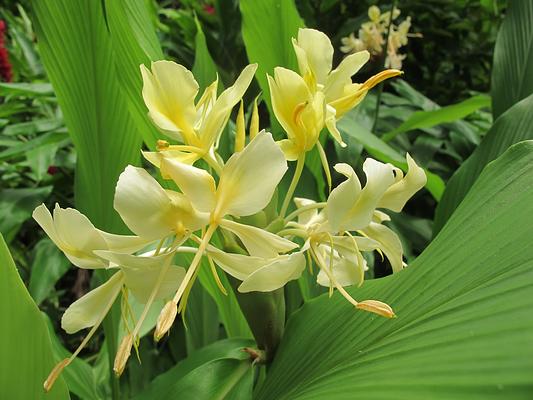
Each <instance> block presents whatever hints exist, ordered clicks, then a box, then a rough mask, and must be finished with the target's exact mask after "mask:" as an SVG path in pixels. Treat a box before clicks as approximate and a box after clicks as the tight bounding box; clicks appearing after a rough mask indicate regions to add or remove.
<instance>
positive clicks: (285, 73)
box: [267, 67, 311, 149]
mask: <svg viewBox="0 0 533 400" xmlns="http://www.w3.org/2000/svg"><path fill="white" fill-rule="evenodd" d="M267 78H268V86H269V88H270V97H271V100H272V108H273V110H274V114H275V115H276V119H277V120H278V121H279V123H280V124H281V126H282V127H283V129H284V130H285V132H287V136H288V138H289V139H290V140H291V141H293V142H294V143H295V145H296V147H299V148H301V149H303V148H304V147H305V142H306V141H305V136H306V133H305V132H303V129H302V128H301V127H300V126H299V125H298V123H297V122H298V121H297V119H296V118H294V117H295V112H296V111H297V110H298V109H299V108H301V107H302V106H303V105H305V104H306V103H308V102H309V101H310V99H311V92H310V91H309V88H308V87H307V84H306V83H305V81H304V79H303V78H302V77H301V76H300V75H298V74H297V73H296V72H294V71H291V70H290V69H286V68H282V67H276V68H274V78H272V77H271V76H267Z"/></svg>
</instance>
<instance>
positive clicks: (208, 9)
mask: <svg viewBox="0 0 533 400" xmlns="http://www.w3.org/2000/svg"><path fill="white" fill-rule="evenodd" d="M203 8H204V11H205V12H206V13H207V14H209V15H214V14H215V7H213V6H212V5H211V4H204V6H203Z"/></svg>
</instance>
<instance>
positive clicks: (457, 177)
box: [433, 95, 533, 235]
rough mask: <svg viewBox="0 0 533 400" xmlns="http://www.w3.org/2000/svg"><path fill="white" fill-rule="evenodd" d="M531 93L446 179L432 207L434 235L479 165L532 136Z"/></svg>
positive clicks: (468, 188) (515, 106)
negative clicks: (443, 188) (440, 197)
mask: <svg viewBox="0 0 533 400" xmlns="http://www.w3.org/2000/svg"><path fill="white" fill-rule="evenodd" d="M531 110H533V95H530V96H529V97H527V98H525V99H524V100H522V101H520V102H519V103H517V104H515V105H514V106H513V107H511V108H510V109H509V110H507V111H506V112H504V113H503V114H502V115H501V116H500V117H499V118H498V119H497V120H496V121H495V123H494V125H493V126H492V128H491V129H490V130H489V132H488V133H487V135H486V136H485V138H484V139H483V140H482V141H481V144H480V145H479V147H477V148H476V150H475V151H474V152H473V153H472V155H471V156H470V157H469V158H468V159H467V160H466V161H465V162H464V163H463V164H462V165H461V166H460V167H459V169H458V170H457V171H456V172H455V174H453V176H452V177H451V178H450V180H449V181H448V184H447V186H446V190H445V191H444V194H443V196H442V200H441V202H440V203H439V205H438V206H437V209H436V211H435V221H434V224H433V234H434V235H436V234H437V233H438V232H439V231H440V230H441V229H442V227H443V226H444V224H445V223H446V221H447V220H448V218H450V216H451V215H452V213H453V212H454V210H455V209H456V208H457V206H458V205H459V204H460V203H461V201H463V198H464V197H465V196H466V194H467V193H468V191H469V190H470V188H471V187H472V185H473V183H474V182H475V181H476V179H477V178H478V176H479V174H480V173H481V171H482V170H483V168H484V167H485V166H486V165H487V164H488V163H489V162H491V161H492V160H494V159H496V158H497V157H499V156H500V155H501V154H502V153H503V152H504V151H505V150H507V148H508V147H509V146H511V145H513V144H515V143H518V142H520V141H522V140H528V139H533V113H532V112H531Z"/></svg>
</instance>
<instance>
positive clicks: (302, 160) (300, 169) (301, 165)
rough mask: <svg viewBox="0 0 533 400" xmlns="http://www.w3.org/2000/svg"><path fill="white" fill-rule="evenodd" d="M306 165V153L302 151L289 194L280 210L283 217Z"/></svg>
mask: <svg viewBox="0 0 533 400" xmlns="http://www.w3.org/2000/svg"><path fill="white" fill-rule="evenodd" d="M304 165H305V153H302V154H301V155H300V156H299V157H298V161H296V170H295V171H294V175H293V177H292V181H291V184H290V186H289V190H287V194H286V195H285V200H283V205H282V206H281V212H280V217H281V218H284V217H285V214H286V213H287V209H288V208H289V203H290V201H291V199H292V196H293V194H294V191H295V190H296V186H298V182H299V181H300V177H301V176H302V172H303V169H304Z"/></svg>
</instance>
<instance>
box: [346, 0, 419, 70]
mask: <svg viewBox="0 0 533 400" xmlns="http://www.w3.org/2000/svg"><path fill="white" fill-rule="evenodd" d="M399 16H400V10H399V9H398V8H394V12H393V14H392V20H393V21H394V20H395V19H396V18H398V17H399ZM368 18H369V21H367V22H365V23H363V24H362V25H361V28H360V29H359V31H358V36H357V37H355V34H354V33H351V34H350V35H348V36H347V37H344V38H342V39H341V43H342V46H341V48H340V50H341V51H342V52H343V53H347V54H352V53H356V52H359V51H362V50H368V51H369V52H370V54H371V55H372V56H373V57H378V56H380V55H381V54H383V51H384V47H386V48H387V54H386V58H385V67H386V68H394V69H401V68H402V61H403V60H404V59H405V57H406V55H405V54H400V53H399V52H398V51H399V49H400V48H401V47H403V46H405V45H407V42H408V38H409V37H422V35H421V34H420V33H409V30H410V28H411V18H410V17H407V18H406V19H405V20H404V21H402V22H401V23H400V24H399V25H396V24H394V23H392V24H391V12H390V11H387V12H384V13H381V11H380V9H379V8H378V7H377V6H371V7H370V8H369V9H368ZM389 24H390V30H389ZM387 34H388V44H387V45H386V43H385V38H386V36H387Z"/></svg>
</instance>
